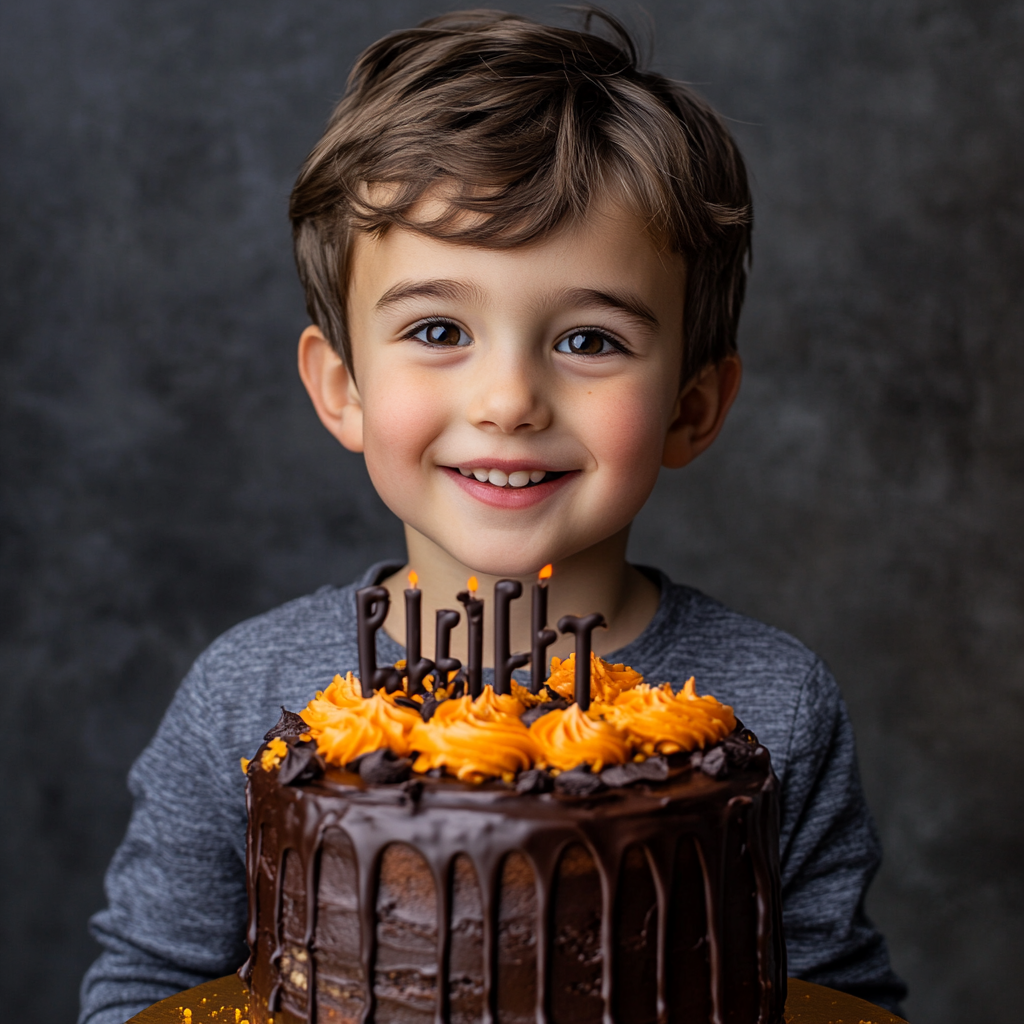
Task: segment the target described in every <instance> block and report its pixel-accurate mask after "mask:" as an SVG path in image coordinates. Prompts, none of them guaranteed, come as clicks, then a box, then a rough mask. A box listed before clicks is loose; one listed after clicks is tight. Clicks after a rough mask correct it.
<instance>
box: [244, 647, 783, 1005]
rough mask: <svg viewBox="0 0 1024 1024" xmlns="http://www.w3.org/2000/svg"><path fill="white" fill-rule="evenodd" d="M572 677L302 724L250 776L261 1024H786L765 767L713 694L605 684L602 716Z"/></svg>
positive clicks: (431, 697)
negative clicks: (566, 693)
mask: <svg viewBox="0 0 1024 1024" xmlns="http://www.w3.org/2000/svg"><path fill="white" fill-rule="evenodd" d="M569 661H570V662H571V659H569ZM553 664H554V665H555V668H556V671H555V673H553V676H552V679H551V680H550V685H549V686H548V687H547V688H546V690H545V692H544V693H543V694H542V695H541V696H540V697H535V698H531V697H530V696H529V694H527V693H526V692H524V691H522V689H521V688H517V687H515V686H514V685H513V695H512V696H496V695H494V694H493V693H491V692H490V687H485V688H484V692H483V695H482V696H480V697H478V698H477V699H476V700H473V699H472V698H471V697H469V696H466V697H462V698H459V697H457V696H456V695H455V694H453V693H447V694H446V693H445V692H444V690H442V689H438V690H436V691H434V692H431V693H430V694H427V695H426V697H420V698H419V699H417V700H413V699H411V698H410V697H409V696H408V695H407V694H404V693H402V692H401V691H396V692H393V693H390V694H388V693H386V692H385V690H384V689H383V688H382V689H381V690H380V691H379V692H377V693H375V694H374V696H373V697H372V698H370V699H367V700H363V701H362V703H358V698H359V694H360V689H359V684H358V683H357V682H355V681H353V680H352V677H351V676H350V677H348V680H347V681H343V680H341V679H340V677H339V679H336V680H335V683H334V684H332V688H329V689H328V692H327V693H326V694H318V695H317V699H315V700H314V701H312V702H311V703H310V706H309V708H307V709H306V710H305V711H304V712H302V714H301V717H300V716H299V715H293V714H291V713H285V715H283V716H282V720H281V722H280V723H279V724H278V726H276V727H275V729H273V730H271V732H270V733H268V739H267V742H266V744H265V745H264V747H263V748H261V752H260V754H259V755H258V756H257V758H255V759H254V760H253V762H251V763H248V762H245V763H243V768H244V769H245V770H246V771H247V774H248V789H247V800H248V809H249V829H248V846H247V871H248V892H249V929H248V936H247V938H248V943H249V948H250V957H249V960H248V961H247V963H246V964H245V966H244V967H243V968H242V970H241V972H240V973H241V974H242V976H243V978H244V979H245V980H246V981H247V982H248V983H249V986H250V988H251V992H252V1017H253V1024H270V1022H271V1021H273V1024H298V1022H301V1024H342V1022H345V1024H362V1022H369V1021H373V1022H376V1024H385V1022H389V1024H390V1022H395V1024H399V1022H401V1024H433V1022H437V1024H441V1022H452V1024H463V1022H466V1024H468V1022H470V1021H481V1022H491V1021H495V1020H496V1021H498V1022H501V1024H527V1022H529V1024H545V1022H550V1024H613V1022H614V1024H646V1022H651V1024H655V1022H657V1024H661V1022H671V1024H676V1022H678V1024H697V1022H701V1024H706V1022H713V1024H755V1022H757V1024H780V1022H781V1021H782V1020H783V1005H784V1003H785V996H786V980H785V979H786V969H785V968H786V958H785V945H784V942H783V936H782V927H781V898H780V893H779V869H778V828H779V826H778V820H779V809H778V790H777V782H776V779H775V777H774V775H773V773H772V770H771V764H770V759H769V755H768V752H767V751H766V750H765V749H764V748H763V747H762V746H760V745H759V744H758V743H757V741H756V739H755V738H754V737H753V735H752V734H751V733H750V732H749V731H747V730H745V729H743V728H742V726H741V725H740V724H739V723H737V722H736V721H735V718H734V716H733V715H732V712H731V709H729V708H727V707H725V706H724V705H720V704H718V702H716V701H714V699H713V698H710V697H697V696H696V694H695V691H694V690H693V682H692V680H691V681H690V683H688V684H687V688H686V689H685V690H684V691H682V692H681V693H678V694H677V693H674V692H673V691H672V690H671V688H669V687H668V686H664V687H648V686H647V685H646V684H643V683H638V682H637V680H638V679H639V677H635V674H634V678H630V679H626V678H625V674H626V673H629V671H630V670H628V669H624V668H623V666H607V665H604V663H600V664H598V662H596V661H595V669H596V670H597V669H599V670H600V673H603V675H601V678H600V679H598V678H596V676H597V675H598V674H600V673H597V672H595V681H594V686H595V691H596V697H595V700H594V703H593V704H592V705H591V707H590V709H589V710H588V711H586V712H583V711H581V710H580V709H579V708H578V706H575V705H572V704H571V699H570V698H566V697H563V696H562V695H561V691H560V689H559V686H558V682H559V673H558V662H557V659H555V661H554V662H553ZM565 668H566V669H567V670H568V671H569V672H570V673H571V664H570V665H567V666H565ZM616 673H618V674H616ZM563 674H564V673H563ZM602 686H603V687H604V689H603V690H602ZM332 689H333V692H332ZM562 689H563V690H564V687H563V688H562ZM446 698H447V699H446ZM517 698H518V699H519V702H518V703H517ZM545 704H547V705H549V707H544V706H543V705H545ZM526 705H531V706H530V707H527V706H526ZM332 716H333V717H332ZM652 722H654V723H656V724H657V723H659V722H660V723H663V724H662V725H660V726H658V728H656V729H653V728H652V727H651V723H652ZM695 722H696V723H697V724H696V725H695V724H694V723H695ZM332 723H333V724H332ZM353 723H356V724H355V725H354V724H353ZM396 723H398V724H396ZM541 723H543V726H544V728H543V730H541V729H539V728H538V726H539V725H540V724H541ZM494 729H501V730H504V732H502V733H501V737H502V738H501V739H500V740H499V739H496V738H495V736H496V735H497V734H493V735H492V733H491V732H489V731H488V730H494ZM332 730H333V732H332ZM374 730H376V732H375V731H374ZM478 734H479V736H480V737H481V739H480V741H479V743H478V744H477V745H476V748H474V749H475V750H476V752H475V753H473V754H472V756H470V755H468V754H467V753H466V751H465V749H464V747H465V746H466V742H467V739H466V738H467V736H468V737H469V741H470V746H472V745H473V743H472V740H473V738H474V737H476V736H477V735H478ZM383 735H386V736H387V739H386V740H383V739H381V738H380V737H381V736H383ZM566 737H568V739H566ZM672 737H674V739H673V738H672ZM687 737H689V739H687ZM557 744H562V746H561V747H558V749H557V750H556V749H555V747H556V746H557ZM574 744H578V750H579V751H580V752H581V753H580V754H576V753H574V751H575V750H576V749H577V747H576V746H574ZM553 745H554V746H553ZM477 748H478V749H477ZM509 750H511V751H512V753H509ZM424 751H427V753H424ZM453 751H454V752H455V753H453ZM497 755H500V756H501V758H504V760H501V761H500V763H494V762H493V758H494V757H495V756H497ZM577 757H578V760H575V762H574V759H575V758H577ZM559 758H561V761H560V760H559ZM517 759H518V760H517ZM573 762H574V763H575V764H576V767H572V768H565V767H563V768H561V769H559V768H558V767H556V765H557V764H558V763H562V764H563V765H568V764H569V763H573Z"/></svg>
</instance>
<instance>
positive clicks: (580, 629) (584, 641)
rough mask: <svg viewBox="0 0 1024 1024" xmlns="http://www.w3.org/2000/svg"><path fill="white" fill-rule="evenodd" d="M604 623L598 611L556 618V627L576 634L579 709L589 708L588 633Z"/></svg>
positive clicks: (577, 699)
mask: <svg viewBox="0 0 1024 1024" xmlns="http://www.w3.org/2000/svg"><path fill="white" fill-rule="evenodd" d="M606 625H607V623H606V622H605V621H604V616H603V615H602V614H601V613H600V612H593V613H592V614H591V615H584V616H583V618H582V619H579V618H577V617H576V616H575V615H563V616H562V617H561V618H560V619H559V620H558V628H559V629H560V630H561V631H562V632H563V633H574V634H575V635H576V703H577V704H579V706H580V710H581V711H587V710H589V708H590V648H591V642H590V634H591V633H593V632H594V630H595V629H597V627H598V626H606Z"/></svg>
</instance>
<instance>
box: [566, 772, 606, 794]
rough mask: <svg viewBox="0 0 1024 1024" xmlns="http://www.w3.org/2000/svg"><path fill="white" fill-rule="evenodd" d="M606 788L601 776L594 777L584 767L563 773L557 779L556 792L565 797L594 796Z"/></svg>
mask: <svg viewBox="0 0 1024 1024" xmlns="http://www.w3.org/2000/svg"><path fill="white" fill-rule="evenodd" d="M605 788H606V787H605V784H604V783H603V782H602V781H601V776H600V775H594V774H593V772H591V770H590V769H589V768H587V767H586V766H584V765H580V767H579V768H573V769H572V771H569V772H562V774H561V775H559V776H557V777H556V778H555V792H557V793H561V794H562V795H563V796H593V795H594V794H595V793H600V792H601V790H602V789H605Z"/></svg>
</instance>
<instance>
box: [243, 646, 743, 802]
mask: <svg viewBox="0 0 1024 1024" xmlns="http://www.w3.org/2000/svg"><path fill="white" fill-rule="evenodd" d="M590 663H591V664H590V669H591V671H590V677H591V701H590V705H589V707H588V708H587V709H586V710H584V709H583V708H582V707H581V705H580V704H579V703H578V702H577V701H576V699H575V678H576V666H575V655H570V656H569V657H568V658H566V659H564V660H561V659H559V658H552V659H551V674H550V677H549V679H548V680H547V683H546V684H545V686H544V687H542V688H541V690H540V692H538V693H536V694H535V693H533V692H531V690H530V689H528V688H527V687H525V686H521V685H520V684H519V683H518V682H516V681H515V680H512V681H511V691H512V692H511V693H509V694H501V693H496V692H495V690H494V688H493V687H492V686H490V685H487V686H484V687H483V689H482V692H481V693H480V695H479V696H478V697H476V698H474V697H472V696H470V695H469V694H468V693H465V692H463V691H464V690H465V689H466V687H465V682H464V679H462V678H459V677H458V676H457V674H456V673H455V672H451V673H449V678H448V680H446V682H445V684H444V685H438V684H437V679H436V677H435V675H433V674H432V675H428V676H427V677H426V678H425V679H424V680H422V684H423V691H424V692H422V693H415V694H410V693H408V691H407V688H406V686H403V685H393V686H392V687H390V688H389V687H387V686H381V687H379V688H377V689H375V690H373V691H372V693H371V695H370V696H369V697H364V696H363V693H364V690H363V686H362V684H361V682H360V680H359V679H357V678H356V676H355V675H353V673H351V672H349V673H348V674H347V675H345V676H341V675H337V676H335V677H334V680H333V681H332V682H331V683H330V685H329V686H328V687H327V688H326V689H325V690H323V691H318V692H317V694H316V696H315V697H314V698H313V699H312V700H311V701H310V702H309V704H308V705H307V706H306V707H305V708H304V709H303V710H302V711H300V712H299V713H298V714H297V715H296V714H293V713H291V712H285V714H284V715H283V716H282V720H281V722H279V723H278V725H277V726H276V727H275V729H273V730H271V732H270V733H268V742H267V745H266V746H265V747H264V749H263V751H262V754H261V756H260V758H259V760H258V762H257V763H258V764H259V766H260V767H261V768H262V769H264V770H274V769H278V768H279V767H280V766H281V764H282V763H283V762H284V761H285V759H286V758H287V757H288V754H289V749H290V747H289V743H288V742H286V740H290V741H292V743H294V742H295V741H298V742H299V743H300V744H301V745H302V746H303V747H305V748H306V749H307V751H308V756H307V757H305V758H303V760H305V761H307V762H308V761H309V760H310V758H311V757H312V755H313V753H314V751H315V756H316V759H317V760H320V761H322V762H323V764H325V765H331V766H334V767H337V768H349V769H350V770H351V769H353V768H355V769H356V770H359V771H361V774H363V775H364V777H366V776H367V775H370V776H375V777H372V778H370V779H369V781H382V782H383V781H398V776H401V777H402V778H403V779H404V778H407V777H408V776H409V774H410V773H413V774H421V775H422V774H428V773H429V774H430V775H435V776H436V775H440V774H445V775H451V776H454V777H455V778H457V779H458V780H460V781H461V782H466V783H480V782H484V781H487V780H494V779H500V780H502V781H503V782H505V783H510V784H511V783H517V788H518V789H519V790H520V791H524V790H527V791H528V790H531V789H534V788H537V786H538V785H539V786H540V788H550V782H551V781H552V780H554V779H555V778H557V777H558V776H559V775H560V774H562V773H573V774H581V775H590V776H593V777H597V776H599V775H600V774H601V773H602V772H604V773H605V774H609V773H608V772H607V771H606V769H610V768H619V772H618V773H617V774H616V773H612V774H611V776H610V777H612V778H617V777H618V775H622V779H623V781H627V779H631V778H632V777H633V776H636V777H637V778H648V779H654V778H657V777H658V776H659V775H660V776H664V775H666V774H667V760H666V759H667V758H670V757H673V756H674V755H684V756H685V755H687V754H690V755H692V754H693V753H694V752H697V751H700V752H703V751H705V750H706V749H707V748H709V747H712V746H713V745H715V744H718V743H720V742H721V741H722V740H724V739H726V738H727V737H729V736H731V735H732V734H734V733H735V732H736V730H737V721H736V716H735V715H734V714H733V710H732V708H730V707H729V706H728V705H725V704H722V703H721V702H719V701H718V700H716V699H715V698H714V697H712V696H699V695H698V694H697V691H696V686H695V681H694V679H693V678H692V677H691V678H690V679H689V680H688V681H687V682H686V684H685V685H684V686H683V687H682V689H681V690H679V691H674V690H673V689H672V687H671V685H670V684H668V683H662V684H660V685H651V684H649V683H647V682H645V681H644V679H643V677H642V676H641V675H640V674H639V673H638V672H636V671H634V670H633V669H631V668H629V667H627V666H625V665H613V664H610V663H608V662H606V661H604V660H603V659H601V658H599V657H597V656H596V655H594V654H591V655H590ZM404 668H405V665H404V663H402V662H399V663H397V664H396V666H395V669H396V672H395V675H394V676H393V677H392V679H400V678H401V673H402V672H403V670H404ZM747 737H749V734H746V736H745V737H742V738H740V742H741V743H742V744H743V745H745V746H750V745H752V743H753V742H754V741H753V740H752V737H750V738H749V739H748V738H747ZM678 759H679V758H678V757H677V758H676V760H678ZM293 760H294V759H293ZM367 761H368V762H369V763H368V764H366V765H363V764H362V762H367ZM648 762H650V763H648ZM248 765H249V762H248V761H243V769H247V768H248ZM294 767H295V766H294V765H293V766H292V770H294ZM364 767H365V768H368V769H369V771H366V770H363V768H364ZM709 767H710V765H709ZM563 782H564V783H566V784H568V783H569V782H570V780H569V779H568V778H566V779H565V780H563ZM545 783H547V785H545ZM560 788H561V787H560Z"/></svg>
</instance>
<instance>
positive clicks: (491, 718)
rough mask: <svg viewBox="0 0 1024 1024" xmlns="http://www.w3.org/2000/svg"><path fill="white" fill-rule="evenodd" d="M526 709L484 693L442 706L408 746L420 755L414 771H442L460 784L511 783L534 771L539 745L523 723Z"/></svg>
mask: <svg viewBox="0 0 1024 1024" xmlns="http://www.w3.org/2000/svg"><path fill="white" fill-rule="evenodd" d="M524 710H525V708H524V707H523V705H522V704H521V703H520V702H519V701H517V700H516V699H515V698H514V697H511V696H508V695H505V694H496V693H495V692H494V688H493V687H491V686H485V687H484V689H483V693H481V694H480V696H479V697H477V699H476V700H473V699H472V698H471V697H456V698H452V699H450V700H446V701H442V702H441V703H440V704H439V705H438V707H437V710H436V711H435V712H434V714H433V716H432V717H431V719H430V721H429V722H423V721H420V722H419V723H418V724H417V725H416V726H415V727H414V728H413V730H412V735H411V736H410V738H409V739H410V744H411V747H412V749H413V750H416V751H418V752H419V757H417V758H416V761H415V762H414V763H413V766H412V767H413V771H417V772H426V771H430V770H431V769H432V768H444V769H446V770H447V771H449V772H451V773H452V774H453V775H455V776H456V778H458V779H459V780H460V781H462V782H482V781H483V780H484V779H486V778H493V777H495V776H497V777H499V778H502V779H504V780H505V781H506V782H511V781H512V779H513V778H514V777H515V774H516V772H519V771H522V770H523V769H526V768H529V767H531V765H532V764H533V762H534V760H535V759H536V757H537V753H538V751H537V746H536V744H535V743H534V741H533V739H532V737H531V736H530V732H529V730H528V729H527V728H526V726H525V725H523V723H522V722H521V721H520V720H519V716H520V715H521V714H522V713H523V711H524Z"/></svg>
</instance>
